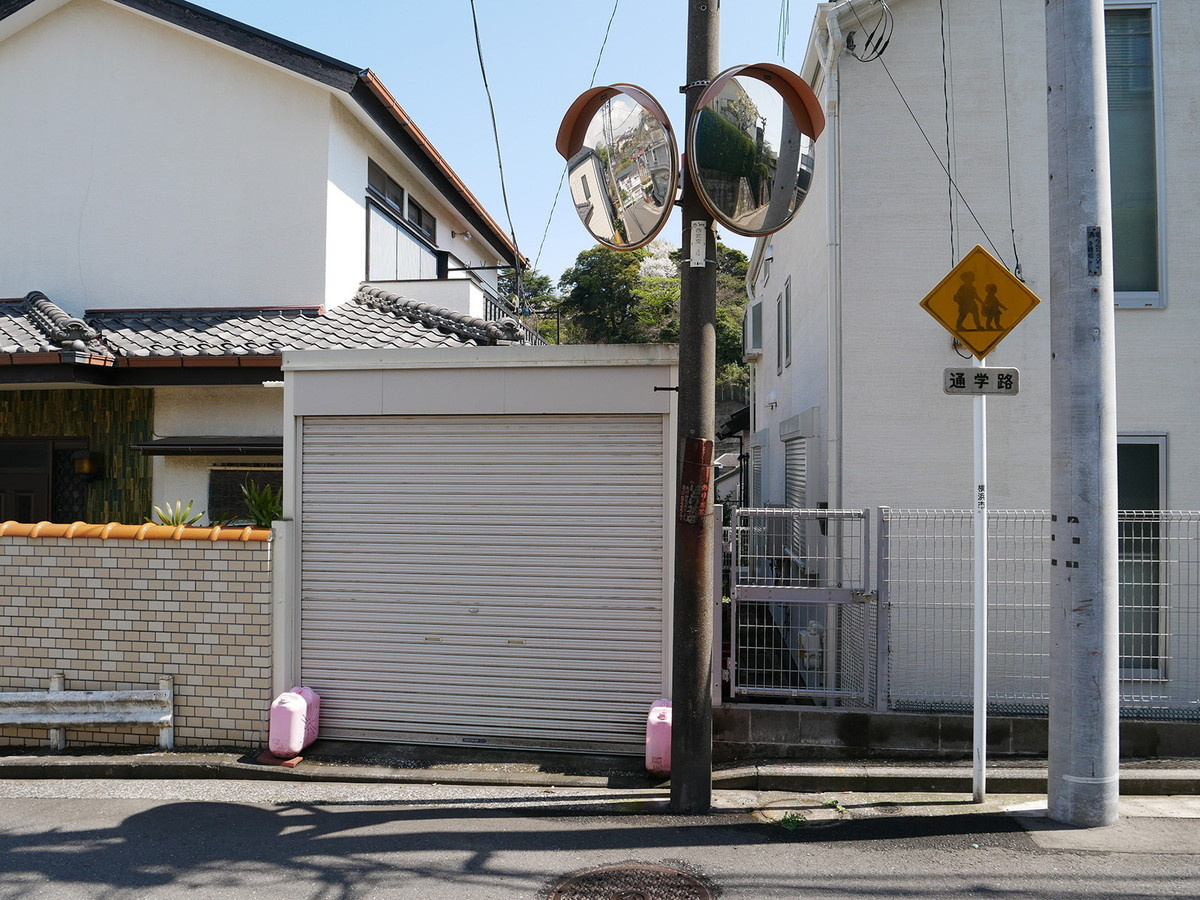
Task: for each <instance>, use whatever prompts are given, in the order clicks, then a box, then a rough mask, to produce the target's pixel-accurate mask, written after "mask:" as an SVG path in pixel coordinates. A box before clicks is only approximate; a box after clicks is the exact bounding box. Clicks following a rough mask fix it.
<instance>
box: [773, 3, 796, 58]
mask: <svg viewBox="0 0 1200 900" xmlns="http://www.w3.org/2000/svg"><path fill="white" fill-rule="evenodd" d="M791 26H792V9H791V6H790V4H789V0H779V34H778V37H776V39H775V52H776V53H778V54H779V58H780V59H786V58H787V39H788V33H789V32H790V31H791Z"/></svg>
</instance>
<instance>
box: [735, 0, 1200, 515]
mask: <svg viewBox="0 0 1200 900" xmlns="http://www.w3.org/2000/svg"><path fill="white" fill-rule="evenodd" d="M892 9H893V12H894V13H895V15H896V36H895V37H894V38H893V40H892V41H891V43H890V44H889V46H888V48H887V51H886V54H885V61H886V62H887V65H888V69H889V71H890V73H891V76H892V77H893V78H895V79H896V82H897V83H898V85H899V87H900V90H901V91H902V92H903V94H904V99H905V100H906V101H907V103H908V105H909V106H911V108H912V110H913V112H914V113H915V115H916V118H917V119H918V120H919V122H920V124H921V126H922V127H923V128H924V129H925V133H926V135H927V136H928V138H929V140H930V142H932V144H933V150H931V149H930V148H929V146H928V145H927V144H926V138H925V137H923V136H922V135H921V133H920V131H919V130H918V128H917V125H916V124H915V123H914V122H913V118H912V116H910V114H909V112H908V110H907V109H906V108H905V105H904V102H902V101H901V99H900V97H899V96H898V94H897V91H896V88H895V87H893V85H892V83H891V81H890V80H889V78H888V73H887V72H885V71H884V70H883V67H882V65H881V64H880V63H879V62H872V63H861V62H859V61H857V60H855V59H854V58H853V57H852V56H850V55H849V54H845V53H842V54H841V55H840V56H839V57H838V83H839V93H838V98H837V99H838V114H839V115H838V118H837V119H831V122H832V123H833V124H832V126H831V127H834V128H836V129H837V138H838V144H839V161H840V169H839V172H838V177H837V190H836V192H835V193H834V195H833V196H825V195H823V194H822V193H820V188H821V187H823V186H824V185H825V184H826V179H825V173H824V172H823V170H822V167H824V166H828V165H829V164H830V163H831V159H830V156H829V147H830V133H829V132H827V133H826V135H824V136H823V137H822V138H821V139H820V140H819V141H818V142H817V145H816V151H817V166H818V170H817V186H816V187H814V191H813V192H812V194H810V197H809V201H808V202H807V203H806V205H805V206H804V208H802V209H801V211H800V214H799V215H798V217H797V221H796V222H795V223H793V224H792V225H790V226H789V227H788V228H787V229H785V230H784V231H782V232H780V233H779V234H777V235H775V236H774V237H773V238H771V239H769V240H770V241H771V242H772V243H773V245H774V247H773V250H774V261H773V263H772V266H773V269H772V273H771V283H770V285H769V286H767V287H766V289H765V290H761V289H760V294H761V296H762V300H763V303H764V322H763V336H764V348H763V358H762V360H761V362H760V363H759V365H758V366H757V367H756V373H755V380H756V385H755V388H756V390H755V396H756V399H755V414H756V425H755V427H756V428H760V429H762V428H770V429H772V435H771V436H770V441H771V442H772V443H775V442H777V441H778V435H777V434H774V430H775V429H777V428H778V426H779V425H780V424H781V423H782V422H784V421H786V420H788V419H789V418H791V417H793V416H796V415H798V414H800V413H803V412H804V411H805V410H806V409H808V408H809V407H812V406H818V405H820V406H822V407H828V406H829V405H830V404H831V403H833V399H831V390H832V388H831V385H834V386H836V383H837V377H836V372H834V373H832V374H831V372H830V367H829V362H828V360H827V354H826V353H825V352H824V351H823V350H822V348H821V347H820V345H819V344H820V342H819V339H818V334H819V332H820V330H821V327H822V326H823V325H824V324H827V323H825V322H822V319H821V317H822V310H823V307H824V308H825V309H826V310H827V308H828V307H827V304H828V298H827V295H826V296H823V295H821V294H820V293H819V292H816V291H809V290H808V289H807V288H804V287H803V285H804V283H805V282H806V281H808V280H809V279H810V277H812V276H810V273H812V272H817V271H819V269H817V268H814V267H815V266H816V265H817V263H816V262H815V261H816V260H818V259H819V258H820V256H821V255H822V254H825V253H827V252H828V249H827V248H828V247H829V246H830V245H834V246H835V247H836V251H835V253H836V256H837V260H838V268H837V270H836V272H834V273H833V276H832V277H833V278H834V279H835V282H836V285H837V287H839V288H840V295H841V307H840V312H841V318H842V321H841V330H840V345H838V344H837V341H836V340H835V345H837V346H840V351H841V356H842V367H841V369H842V378H841V381H840V384H841V387H842V395H841V400H842V406H841V417H840V422H841V426H842V430H843V431H842V441H841V452H842V459H843V466H842V470H843V473H844V480H843V485H842V489H841V492H840V496H832V495H833V494H834V493H835V491H834V490H833V489H831V491H830V493H831V497H830V498H829V499H830V501H831V503H833V504H834V505H841V506H850V507H858V506H874V505H880V504H887V505H892V506H921V507H946V506H949V507H962V506H967V505H969V503H970V500H971V493H970V490H971V480H972V472H971V453H972V437H971V435H972V423H971V403H970V401H968V400H965V399H963V398H957V397H948V396H946V395H945V394H944V393H943V392H942V389H941V377H942V374H941V373H942V370H943V369H944V368H946V367H948V366H952V365H964V366H967V365H970V364H971V363H970V361H969V360H964V359H962V358H960V357H959V356H958V355H956V354H955V352H954V350H953V349H952V347H951V342H950V337H949V335H948V334H947V332H946V331H945V330H944V329H943V328H942V327H941V326H940V325H938V324H937V323H936V322H935V321H934V320H933V319H932V318H931V317H930V316H929V315H928V314H927V313H926V312H925V311H924V310H922V309H921V308H920V307H919V306H918V303H919V301H920V300H921V299H922V298H923V297H924V296H925V295H926V294H927V293H928V292H929V291H930V290H931V289H932V288H933V287H934V286H935V285H936V284H937V283H938V282H939V281H940V280H941V278H942V277H944V276H945V274H946V273H947V272H948V271H949V270H950V268H951V266H952V265H953V264H954V263H955V262H956V261H957V260H958V259H960V258H961V257H962V256H963V255H964V254H965V253H966V252H967V251H969V250H970V249H971V248H972V247H973V246H975V245H976V244H981V245H983V246H984V247H985V248H987V249H988V250H989V251H990V252H992V253H993V254H996V255H997V256H998V257H999V258H1000V259H1001V261H1002V262H1004V263H1005V264H1006V265H1008V266H1009V267H1013V266H1014V265H1015V259H1016V257H1015V255H1014V251H1013V244H1014V241H1015V243H1016V251H1017V254H1019V257H1020V263H1021V268H1022V272H1023V275H1024V278H1025V280H1026V283H1027V285H1028V286H1029V287H1030V289H1031V290H1033V291H1034V292H1035V293H1036V294H1038V295H1039V296H1040V297H1041V298H1042V300H1043V303H1042V305H1041V306H1039V307H1038V308H1037V309H1035V310H1034V311H1033V312H1032V313H1031V314H1030V315H1029V316H1028V317H1027V318H1026V319H1025V320H1024V321H1023V322H1022V323H1021V324H1020V325H1019V326H1018V327H1017V328H1016V329H1015V330H1014V331H1013V332H1012V333H1011V334H1010V335H1009V336H1008V337H1007V338H1005V339H1004V341H1003V342H1002V343H1001V345H1000V346H999V347H998V348H997V349H996V350H995V351H994V352H993V353H992V354H991V356H989V358H988V364H989V365H995V366H1015V367H1017V368H1019V369H1020V371H1021V393H1020V395H1019V396H1017V397H1007V398H995V399H993V400H991V401H990V402H989V403H988V432H989V484H990V491H991V496H990V500H991V504H992V505H993V506H994V507H996V508H1005V507H1007V508H1028V507H1037V508H1044V507H1046V506H1047V505H1048V503H1049V480H1050V467H1049V434H1050V420H1049V407H1050V402H1049V318H1050V316H1049V302H1048V301H1049V259H1048V253H1047V249H1046V248H1047V234H1048V229H1049V222H1048V207H1047V199H1046V193H1047V192H1046V185H1047V181H1048V165H1047V153H1048V151H1047V144H1046V101H1045V66H1044V59H1045V47H1044V13H1045V10H1044V5H1043V4H1042V3H1041V2H1039V0H1022V2H1019V3H1017V2H1012V3H1005V4H1004V6H1003V9H1004V22H1003V30H1004V42H1003V44H1001V41H1000V40H999V36H1000V26H1001V23H1000V20H999V5H994V6H989V7H988V8H987V9H983V8H980V9H975V8H974V7H971V9H970V10H969V11H964V9H963V8H960V7H951V8H949V9H948V10H947V15H948V22H949V33H950V42H949V45H948V54H949V55H948V64H949V68H950V82H949V100H948V102H949V115H950V122H951V137H950V144H951V151H952V157H953V170H954V175H955V178H956V181H957V185H958V190H959V191H961V194H962V196H961V197H959V196H958V195H957V194H956V195H955V198H954V202H953V212H951V201H950V197H949V195H948V185H947V179H946V175H945V173H944V171H943V170H942V167H941V164H940V163H939V161H938V158H935V152H936V153H937V154H938V156H939V157H942V158H944V157H945V152H946V149H945V148H946V133H945V120H946V114H947V110H946V107H945V105H944V104H945V101H944V99H943V90H942V66H941V54H942V45H941V40H940V37H939V35H940V33H941V27H940V22H939V6H938V4H936V3H933V2H926V0H901V2H897V3H895V4H893V5H892ZM1159 12H1160V15H1161V23H1160V25H1161V27H1160V32H1161V34H1162V44H1161V48H1160V49H1161V57H1162V61H1163V72H1162V80H1161V83H1160V85H1159V86H1160V88H1161V90H1162V94H1163V107H1164V109H1165V122H1164V127H1163V132H1164V141H1165V146H1164V148H1163V160H1164V168H1165V182H1164V185H1165V186H1164V189H1163V190H1162V192H1161V196H1160V200H1161V202H1162V203H1163V204H1165V240H1166V248H1167V254H1166V255H1167V262H1166V274H1165V286H1166V295H1167V302H1166V306H1165V308H1162V309H1118V310H1117V311H1116V328H1117V342H1116V343H1117V375H1118V397H1117V403H1118V407H1117V408H1118V429H1119V431H1120V432H1121V433H1122V434H1151V435H1154V434H1165V435H1166V437H1167V452H1168V456H1167V475H1166V481H1167V491H1166V497H1165V498H1164V499H1165V503H1166V505H1167V506H1169V507H1171V508H1176V509H1179V508H1197V507H1200V469H1198V468H1197V467H1196V466H1195V465H1193V464H1192V461H1194V460H1195V459H1197V458H1200V415H1197V412H1196V409H1197V407H1196V405H1195V402H1194V390H1192V389H1191V387H1190V385H1189V383H1188V382H1187V377H1188V376H1189V375H1190V371H1191V368H1192V367H1193V366H1194V361H1195V358H1196V354H1195V340H1194V336H1195V335H1196V334H1197V333H1198V331H1200V296H1198V295H1200V289H1198V288H1197V287H1196V285H1197V284H1200V258H1198V255H1197V254H1196V253H1195V252H1194V248H1195V247H1196V246H1198V245H1200V225H1198V224H1197V219H1196V216H1195V209H1196V208H1197V206H1198V205H1200V189H1198V188H1197V185H1198V184H1200V153H1197V152H1196V151H1197V145H1196V138H1195V134H1196V128H1195V109H1196V87H1195V79H1194V78H1192V77H1191V74H1190V68H1191V67H1193V66H1194V64H1193V63H1192V58H1191V53H1190V50H1189V49H1188V48H1189V47H1190V46H1192V44H1193V43H1194V39H1195V38H1196V37H1200V24H1198V23H1197V22H1196V21H1195V20H1194V17H1193V16H1191V15H1190V12H1191V7H1190V5H1189V4H1187V3H1181V2H1177V0H1166V2H1163V3H1162V4H1160V5H1159ZM980 34H987V35H990V36H991V37H992V38H993V39H991V40H987V41H981V40H979V35H980ZM1002 46H1003V47H1004V48H1005V53H1006V55H1005V57H1004V63H1005V65H1002V59H1001V55H1000V54H1001V47H1002ZM826 83H828V82H827V81H826ZM1006 87H1007V92H1006V91H1005V88H1006ZM1006 95H1007V111H1006V108H1005V107H1006V104H1005V97H1006ZM826 99H827V98H826ZM1006 115H1007V126H1008V127H1007V134H1006V127H1005V125H1006ZM1010 160H1011V165H1010ZM1010 177H1011V209H1012V213H1011V215H1012V218H1011V219H1010V211H1009V209H1010V187H1009V181H1010ZM826 201H828V202H829V203H833V204H834V205H835V209H836V211H837V218H836V221H840V230H838V231H837V233H836V234H834V233H832V230H831V227H830V226H831V223H832V222H833V221H835V219H833V218H831V217H830V216H829V207H828V206H827V205H826ZM968 207H969V208H968ZM951 216H953V223H954V236H955V244H954V249H953V253H952V251H951V245H950V235H951V226H950V219H951ZM975 218H978V220H979V222H980V223H981V224H982V228H981V227H980V225H979V224H976V222H975ZM985 232H986V234H985ZM760 249H761V248H760ZM789 275H790V276H791V277H792V279H793V281H792V284H793V312H792V316H793V324H792V332H793V337H792V339H793V363H792V367H791V369H792V371H791V372H790V374H789V372H788V370H787V369H785V373H784V376H783V377H782V378H780V377H779V376H776V374H775V366H776V363H775V344H774V338H775V335H776V334H777V329H776V325H775V319H774V316H775V307H774V300H775V296H776V295H777V293H778V291H779V289H780V285H781V284H782V282H783V280H784V279H785V278H787V277H788V276H789ZM813 280H815V281H818V282H819V281H820V277H819V275H818V276H816V277H815V278H814V279H813ZM835 327H836V326H835ZM1181 373H1182V375H1181ZM773 388H774V389H776V390H777V395H778V402H779V406H778V407H777V408H776V409H774V410H771V409H768V408H767V407H766V397H767V394H768V393H769V391H770V390H772V389H773ZM814 398H816V399H814ZM818 401H819V402H818ZM830 414H831V415H833V416H836V415H837V412H836V409H834V410H833V411H832V412H831V413H830ZM828 424H829V420H828V418H827V419H826V420H825V424H824V426H823V427H828ZM832 449H834V450H836V446H834V447H833V448H832ZM768 460H769V467H768V469H767V470H766V471H765V472H764V483H765V484H766V485H768V499H769V500H771V501H773V502H779V501H780V500H781V499H782V478H783V473H782V454H774V455H772V456H769V457H768ZM814 477H818V476H817V473H816V472H815V471H813V470H812V469H811V468H810V491H811V484H812V479H813V478H814Z"/></svg>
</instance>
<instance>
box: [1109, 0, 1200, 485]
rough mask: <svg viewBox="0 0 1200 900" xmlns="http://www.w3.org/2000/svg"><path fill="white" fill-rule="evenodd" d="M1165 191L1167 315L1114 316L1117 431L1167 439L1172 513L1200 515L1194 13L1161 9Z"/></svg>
mask: <svg viewBox="0 0 1200 900" xmlns="http://www.w3.org/2000/svg"><path fill="white" fill-rule="evenodd" d="M1159 11H1160V15H1161V23H1160V33H1161V35H1162V45H1161V58H1162V63H1163V71H1162V83H1161V84H1160V85H1159V88H1160V90H1161V91H1162V96H1163V108H1164V111H1165V122H1164V127H1163V131H1164V138H1165V147H1164V152H1163V161H1164V164H1165V169H1166V177H1167V179H1168V180H1167V189H1166V190H1165V191H1162V192H1160V195H1159V201H1160V202H1161V203H1165V204H1166V235H1165V236H1166V242H1167V265H1166V274H1165V286H1166V293H1167V305H1166V307H1165V308H1164V309H1118V310H1117V314H1116V315H1117V428H1118V429H1119V430H1120V431H1121V432H1122V433H1136V432H1143V433H1166V435H1167V473H1166V486H1167V492H1166V493H1167V496H1166V498H1165V503H1166V506H1167V507H1168V508H1170V509H1200V465H1197V460H1200V404H1198V403H1197V400H1196V396H1197V392H1196V389H1195V386H1194V372H1195V369H1196V363H1197V359H1200V352H1198V351H1197V349H1196V343H1197V335H1200V254H1198V253H1197V248H1198V247H1200V217H1198V216H1197V214H1196V211H1197V210H1198V209H1200V138H1198V137H1197V135H1198V134H1200V91H1198V88H1197V80H1196V61H1195V52H1194V49H1193V48H1194V47H1195V44H1196V41H1197V40H1200V22H1197V20H1196V16H1195V13H1196V7H1195V4H1194V3H1190V2H1188V0H1166V2H1163V3H1162V4H1161V6H1160V10H1159Z"/></svg>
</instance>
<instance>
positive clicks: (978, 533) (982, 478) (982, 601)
mask: <svg viewBox="0 0 1200 900" xmlns="http://www.w3.org/2000/svg"><path fill="white" fill-rule="evenodd" d="M986 365H987V360H986V359H979V358H976V359H975V368H977V369H981V368H983V367H984V366H986ZM974 400H975V403H974V419H975V429H974V430H975V485H974V486H975V491H974V493H975V497H974V509H975V616H974V665H973V674H974V704H973V706H974V722H973V725H974V738H973V744H974V753H973V757H974V767H973V773H972V786H973V794H974V798H975V802H976V803H982V802H983V799H984V795H985V793H986V789H987V773H986V771H985V769H986V763H987V594H988V523H987V511H988V499H987V396H986V395H985V394H976V395H975V398H974Z"/></svg>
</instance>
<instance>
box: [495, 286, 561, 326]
mask: <svg viewBox="0 0 1200 900" xmlns="http://www.w3.org/2000/svg"><path fill="white" fill-rule="evenodd" d="M497 284H498V285H499V288H500V295H501V296H502V297H504V299H505V300H507V301H508V303H509V305H510V306H511V307H512V308H513V309H514V310H516V312H517V314H518V315H519V316H520V317H521V320H522V321H524V322H525V325H526V326H527V327H529V328H532V329H534V330H535V331H537V333H538V334H540V335H541V336H542V337H543V338H545V339H546V340H547V341H549V342H550V343H552V344H553V343H557V341H558V337H559V332H560V329H559V328H558V327H557V326H558V316H559V312H558V304H559V299H560V298H559V296H558V294H557V293H556V292H555V290H554V282H553V281H552V280H551V279H550V276H549V275H543V274H542V273H541V272H539V271H538V270H537V269H530V270H529V271H528V272H523V273H521V279H520V282H518V281H517V271H516V269H502V270H501V272H500V277H499V279H497Z"/></svg>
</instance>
